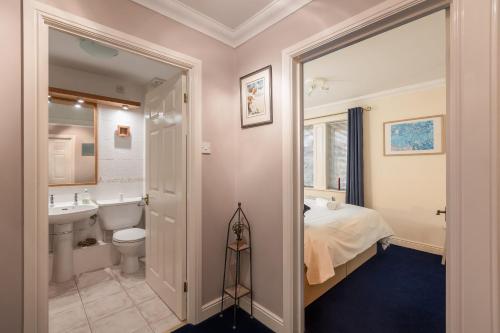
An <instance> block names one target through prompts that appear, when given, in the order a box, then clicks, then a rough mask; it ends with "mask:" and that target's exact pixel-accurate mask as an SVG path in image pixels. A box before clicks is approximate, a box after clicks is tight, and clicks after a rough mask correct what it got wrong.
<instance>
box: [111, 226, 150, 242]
mask: <svg viewBox="0 0 500 333" xmlns="http://www.w3.org/2000/svg"><path fill="white" fill-rule="evenodd" d="M144 237H146V231H145V230H144V229H141V228H130V229H125V230H120V231H117V232H115V233H114V234H113V240H114V241H115V242H134V241H139V240H142V239H144Z"/></svg>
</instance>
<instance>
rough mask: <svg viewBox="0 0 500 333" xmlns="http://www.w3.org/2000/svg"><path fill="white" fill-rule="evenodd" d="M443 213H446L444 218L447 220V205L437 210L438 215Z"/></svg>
mask: <svg viewBox="0 0 500 333" xmlns="http://www.w3.org/2000/svg"><path fill="white" fill-rule="evenodd" d="M441 214H444V220H445V221H446V207H445V208H444V210H441V209H438V210H437V211H436V215H441Z"/></svg>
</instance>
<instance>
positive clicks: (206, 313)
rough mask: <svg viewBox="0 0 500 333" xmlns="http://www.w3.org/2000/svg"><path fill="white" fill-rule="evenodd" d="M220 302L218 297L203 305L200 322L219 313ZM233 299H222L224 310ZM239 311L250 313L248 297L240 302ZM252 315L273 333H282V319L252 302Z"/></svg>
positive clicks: (231, 303)
mask: <svg viewBox="0 0 500 333" xmlns="http://www.w3.org/2000/svg"><path fill="white" fill-rule="evenodd" d="M220 302H221V298H220V297H218V298H216V299H214V300H213V301H210V302H208V303H206V304H204V305H203V306H202V307H201V321H204V320H206V319H208V318H210V317H212V316H214V315H216V314H218V313H219V312H220ZM233 302H234V301H233V299H231V298H229V297H225V298H224V309H227V308H228V307H230V306H231V305H233V304H234V303H233ZM240 306H241V309H242V310H244V311H245V312H247V313H250V298H249V297H248V296H245V297H243V298H242V299H241V300H240ZM253 315H254V317H255V319H257V320H258V321H260V322H261V323H262V324H264V325H265V326H267V327H268V328H269V329H270V330H272V331H273V332H278V333H281V332H283V328H284V325H283V318H281V317H280V316H278V315H276V314H275V313H273V312H271V311H269V310H268V309H266V308H265V307H263V306H262V305H260V304H259V303H257V302H255V301H254V302H253Z"/></svg>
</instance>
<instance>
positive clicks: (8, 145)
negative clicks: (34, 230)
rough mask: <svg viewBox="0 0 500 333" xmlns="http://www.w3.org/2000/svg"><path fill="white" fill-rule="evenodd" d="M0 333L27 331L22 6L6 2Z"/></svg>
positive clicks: (0, 8)
mask: <svg viewBox="0 0 500 333" xmlns="http://www.w3.org/2000/svg"><path fill="white" fill-rule="evenodd" d="M0 50H1V55H2V56H1V59H2V61H1V62H0V73H2V80H0V100H1V101H2V108H1V109H0V152H1V154H2V159H1V162H0V170H2V172H0V184H1V185H0V198H1V200H0V212H1V214H2V217H1V218H0V263H1V264H2V269H0V286H1V287H0V332H12V333H18V332H21V330H22V313H23V308H22V300H23V285H22V283H23V278H22V276H23V275H22V272H23V257H22V255H23V252H22V251H23V239H22V236H23V234H22V159H21V158H22V155H21V152H22V150H21V1H20V0H9V1H0Z"/></svg>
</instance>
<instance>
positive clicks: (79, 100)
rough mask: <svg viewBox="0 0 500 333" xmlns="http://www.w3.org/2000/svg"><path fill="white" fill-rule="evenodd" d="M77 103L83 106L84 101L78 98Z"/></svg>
mask: <svg viewBox="0 0 500 333" xmlns="http://www.w3.org/2000/svg"><path fill="white" fill-rule="evenodd" d="M77 102H78V103H80V104H83V103H84V102H85V101H84V100H83V99H81V98H79V99H78V100H77Z"/></svg>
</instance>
